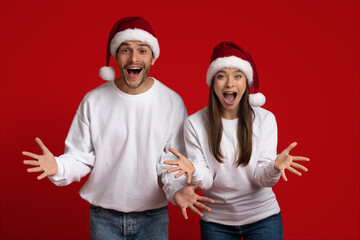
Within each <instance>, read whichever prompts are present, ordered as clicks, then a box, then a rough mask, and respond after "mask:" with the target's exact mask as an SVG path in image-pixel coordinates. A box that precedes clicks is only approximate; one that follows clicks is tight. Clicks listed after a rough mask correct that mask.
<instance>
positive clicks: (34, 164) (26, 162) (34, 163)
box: [23, 160, 40, 167]
mask: <svg viewBox="0 0 360 240" xmlns="http://www.w3.org/2000/svg"><path fill="white" fill-rule="evenodd" d="M23 163H24V164H27V165H31V166H37V167H38V166H40V164H39V161H33V160H24V161H23Z"/></svg>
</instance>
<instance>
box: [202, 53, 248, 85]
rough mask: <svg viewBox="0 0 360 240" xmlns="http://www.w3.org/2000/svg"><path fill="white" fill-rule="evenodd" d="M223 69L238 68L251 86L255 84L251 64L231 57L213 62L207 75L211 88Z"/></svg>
mask: <svg viewBox="0 0 360 240" xmlns="http://www.w3.org/2000/svg"><path fill="white" fill-rule="evenodd" d="M222 68H238V69H240V71H242V72H243V73H244V74H245V76H246V79H247V81H248V83H249V85H250V86H251V85H252V83H253V69H252V67H251V64H250V63H249V62H248V61H245V60H243V59H241V58H239V57H235V56H230V57H223V58H217V59H215V60H214V61H212V62H211V64H210V66H209V68H208V70H207V74H206V83H207V84H208V85H209V86H210V85H211V81H212V79H213V77H214V76H215V74H216V73H217V72H218V71H220V70H221V69H222Z"/></svg>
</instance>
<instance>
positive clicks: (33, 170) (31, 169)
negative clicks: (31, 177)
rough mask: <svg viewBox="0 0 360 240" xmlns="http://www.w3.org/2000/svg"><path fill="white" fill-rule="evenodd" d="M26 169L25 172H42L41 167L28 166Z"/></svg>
mask: <svg viewBox="0 0 360 240" xmlns="http://www.w3.org/2000/svg"><path fill="white" fill-rule="evenodd" d="M26 170H27V172H42V171H43V170H42V168H41V167H34V168H28V169H26Z"/></svg>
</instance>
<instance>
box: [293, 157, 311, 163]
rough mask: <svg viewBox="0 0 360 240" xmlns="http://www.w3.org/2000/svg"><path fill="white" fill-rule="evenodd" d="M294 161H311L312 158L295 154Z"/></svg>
mask: <svg viewBox="0 0 360 240" xmlns="http://www.w3.org/2000/svg"><path fill="white" fill-rule="evenodd" d="M293 161H306V162H309V161H310V158H307V157H301V156H293Z"/></svg>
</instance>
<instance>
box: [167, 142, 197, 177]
mask: <svg viewBox="0 0 360 240" xmlns="http://www.w3.org/2000/svg"><path fill="white" fill-rule="evenodd" d="M169 151H170V152H171V153H173V154H174V155H175V156H176V157H177V158H178V160H168V161H164V164H168V165H176V167H172V168H170V169H169V170H167V173H171V172H176V171H179V172H178V173H177V174H176V175H175V177H176V178H178V177H180V176H181V175H183V174H184V173H186V174H187V183H188V184H190V182H191V175H192V174H193V173H194V172H195V167H194V165H193V164H192V163H191V161H190V160H189V159H187V158H186V157H184V156H183V155H181V153H179V152H178V151H177V150H175V149H173V148H170V149H169Z"/></svg>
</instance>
